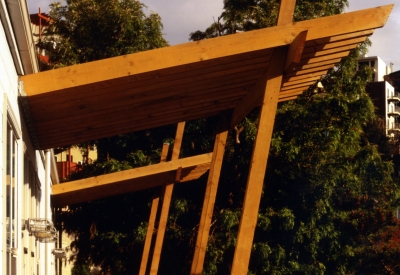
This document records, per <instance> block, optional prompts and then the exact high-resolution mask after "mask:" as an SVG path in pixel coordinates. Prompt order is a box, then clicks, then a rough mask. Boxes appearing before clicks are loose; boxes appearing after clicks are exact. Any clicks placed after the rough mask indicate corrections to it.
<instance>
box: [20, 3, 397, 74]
mask: <svg viewBox="0 0 400 275" xmlns="http://www.w3.org/2000/svg"><path fill="white" fill-rule="evenodd" d="M27 1H28V7H29V12H30V13H37V12H38V10H39V7H40V8H41V10H42V12H48V10H49V4H50V3H52V2H53V1H52V0H27ZM142 3H144V4H145V5H146V6H147V10H148V11H149V12H150V11H153V12H156V13H158V14H159V15H160V16H161V20H162V23H163V25H164V30H163V33H164V38H165V39H166V40H167V41H168V42H169V44H170V45H175V44H181V43H186V42H188V41H189V40H188V38H189V34H190V33H191V32H194V31H196V30H202V31H204V30H205V29H206V28H207V27H208V26H210V25H211V24H212V23H213V22H214V19H215V20H216V19H217V18H218V16H219V15H220V14H221V12H222V8H223V0H168V1H166V0H142ZM387 4H395V6H394V9H393V11H392V13H391V15H390V17H389V20H388V22H387V23H386V25H385V26H384V27H383V28H381V29H378V30H376V31H375V32H374V34H373V35H372V36H371V37H370V39H371V41H372V46H371V47H370V49H369V52H368V56H379V57H380V58H382V59H383V61H384V62H385V63H386V64H387V65H389V64H390V63H394V69H395V71H397V70H400V0H349V8H348V9H346V12H350V11H355V10H361V9H367V8H372V7H377V6H383V5H387Z"/></svg>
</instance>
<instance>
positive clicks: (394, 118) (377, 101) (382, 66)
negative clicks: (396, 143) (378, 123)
mask: <svg viewBox="0 0 400 275" xmlns="http://www.w3.org/2000/svg"><path fill="white" fill-rule="evenodd" d="M361 66H368V67H370V68H371V70H372V81H371V82H370V83H368V85H367V92H368V93H369V95H370V96H371V98H372V101H373V102H374V105H375V108H376V113H377V115H378V116H379V117H380V118H381V120H382V121H383V122H384V125H385V131H386V135H388V136H389V137H391V138H392V139H397V138H398V136H399V133H400V94H399V92H398V91H395V88H394V86H393V85H392V84H393V82H391V81H389V79H388V78H387V76H388V75H391V74H393V71H394V69H393V63H390V65H389V66H387V65H386V63H385V62H384V61H383V60H382V59H381V58H380V57H378V56H363V57H362V58H360V59H359V61H358V67H359V68H360V67H361Z"/></svg>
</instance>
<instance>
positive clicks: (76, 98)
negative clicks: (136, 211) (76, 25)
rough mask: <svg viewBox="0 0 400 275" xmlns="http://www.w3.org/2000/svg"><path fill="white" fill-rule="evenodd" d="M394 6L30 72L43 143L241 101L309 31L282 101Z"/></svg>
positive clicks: (153, 123) (29, 97) (161, 121)
mask: <svg viewBox="0 0 400 275" xmlns="http://www.w3.org/2000/svg"><path fill="white" fill-rule="evenodd" d="M392 7H393V6H392V5H388V6H383V7H378V8H372V9H367V10H363V11H357V12H351V13H345V14H341V15H335V16H329V17H324V18H319V19H313V20H308V21H302V22H297V23H294V24H293V23H287V24H283V25H281V26H277V27H271V28H265V29H261V30H255V31H251V32H245V33H237V34H234V35H229V36H224V37H218V38H214V39H208V40H205V41H199V42H191V43H186V44H181V45H176V46H171V47H166V48H162V49H156V50H151V51H146V52H140V53H135V54H130V55H125V56H119V57H114V58H109V59H104V60H100V61H95V62H89V63H85V64H80V65H74V66H70V67H65V68H61V69H56V70H51V71H46V72H41V73H37V74H32V75H26V76H22V77H21V80H22V81H23V85H24V91H25V93H26V96H25V97H23V99H24V101H23V102H24V108H25V110H26V112H27V113H30V119H29V120H28V124H29V125H28V126H29V128H30V131H31V134H32V136H33V137H34V138H33V140H34V143H35V146H36V147H37V148H38V149H47V148H55V147H60V146H65V145H70V144H75V143H78V142H82V141H88V140H93V139H97V138H102V137H108V136H113V135H117V134H123V133H128V132H133V131H137V130H142V129H147V128H152V127H157V126H162V125H169V124H175V123H178V122H180V121H189V120H192V119H198V118H204V117H209V116H213V115H217V114H219V113H220V112H221V111H223V110H227V109H235V108H237V107H238V105H240V104H242V103H243V102H242V99H243V98H244V97H245V96H246V95H247V94H249V93H253V91H254V89H255V87H256V86H257V85H256V84H257V82H258V81H259V79H260V78H261V76H262V75H263V74H264V73H265V72H266V71H267V69H268V66H269V63H270V58H271V53H272V50H273V49H274V48H276V47H280V46H285V47H287V46H288V45H291V44H292V42H293V41H294V40H295V39H296V38H297V37H298V36H299V34H300V33H302V32H304V31H306V32H307V35H306V40H305V41H304V42H305V44H304V49H303V51H302V54H301V56H300V61H299V62H298V63H296V64H297V65H296V66H294V67H292V68H291V69H290V70H289V71H288V72H286V74H285V75H284V78H283V80H282V88H281V92H280V95H279V101H285V100H290V99H293V98H296V96H298V95H299V94H300V93H301V92H302V91H303V90H304V89H306V88H307V87H309V85H311V84H313V83H314V82H315V81H316V80H317V79H318V78H319V77H320V76H322V75H324V74H325V73H326V72H327V70H329V69H330V68H332V67H333V66H334V65H335V64H336V63H337V62H338V61H339V60H340V58H342V57H344V56H347V55H348V53H349V51H350V50H351V49H354V48H355V47H356V46H357V44H358V43H360V42H362V41H364V40H365V39H366V37H368V36H369V35H371V34H372V33H373V30H374V29H375V28H380V27H382V26H383V25H384V24H385V22H386V21H387V18H388V16H389V14H390V11H391V10H392ZM257 104H261V98H260V101H259V102H257V101H256V102H255V103H254V105H257ZM244 115H245V114H244ZM242 116H243V114H242ZM237 119H240V118H237Z"/></svg>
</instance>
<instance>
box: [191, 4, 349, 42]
mask: <svg viewBox="0 0 400 275" xmlns="http://www.w3.org/2000/svg"><path fill="white" fill-rule="evenodd" d="M279 3H280V0H224V11H223V12H222V14H221V16H219V17H218V20H217V22H214V23H213V24H212V25H211V26H210V27H208V28H207V29H206V30H205V31H200V30H197V31H195V32H192V33H191V34H190V35H189V39H190V40H192V41H197V40H203V39H207V38H212V37H218V36H222V35H228V34H234V33H236V32H242V31H250V30H255V29H260V28H266V27H271V26H274V25H276V22H277V18H278V11H279ZM346 6H348V1H347V0H297V1H296V9H295V12H294V21H295V22H296V21H303V20H308V19H312V18H319V17H323V16H329V15H334V14H339V13H342V12H343V11H344V9H345V7H346Z"/></svg>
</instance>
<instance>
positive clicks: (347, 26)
mask: <svg viewBox="0 0 400 275" xmlns="http://www.w3.org/2000/svg"><path fill="white" fill-rule="evenodd" d="M392 8H393V5H387V6H381V7H377V8H372V9H366V10H362V11H356V12H349V13H344V14H340V15H335V16H327V17H323V18H318V19H312V20H307V21H302V22H297V23H296V24H282V25H278V26H276V27H271V28H265V29H261V30H255V31H250V32H244V33H239V34H236V35H228V36H224V37H218V38H214V39H208V40H203V41H197V42H191V43H186V44H181V45H176V46H171V47H166V48H161V49H156V50H150V51H145V52H140V53H135V54H129V55H124V56H119V57H113V58H109V59H104V60H100V61H94V62H88V63H84V64H79V65H74V66H69V67H65V68H60V69H56V70H50V71H45V72H40V73H37V74H31V75H25V76H21V80H22V81H23V82H24V89H25V92H26V94H27V95H28V96H32V95H38V94H44V93H48V92H52V91H57V90H63V89H67V88H73V87H80V86H83V85H92V84H95V83H98V84H95V85H96V87H94V86H93V87H92V88H93V89H95V88H98V87H99V86H100V87H101V86H104V82H105V81H107V80H112V79H119V80H120V81H121V83H122V82H129V81H131V80H132V79H134V78H135V77H136V75H139V74H143V73H146V72H151V71H153V72H155V74H154V75H152V76H150V75H149V77H153V78H156V77H157V74H156V72H157V71H158V70H162V69H166V68H173V67H176V66H182V65H185V64H190V63H197V62H203V61H206V60H211V59H214V58H222V57H227V56H231V55H236V54H243V53H247V52H252V51H258V50H262V49H268V48H273V47H279V46H283V45H289V44H290V43H292V41H293V40H294V39H295V38H296V36H297V35H298V34H299V33H300V32H302V31H304V30H308V35H307V40H314V39H319V38H323V37H330V36H336V35H342V34H345V33H351V32H354V30H360V31H361V30H369V29H375V28H380V27H382V26H383V25H384V24H385V22H386V21H387V18H388V16H389V14H390V12H391V10H392ZM266 38H273V39H266ZM228 45H234V46H228ZM43 83H46V85H43Z"/></svg>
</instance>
